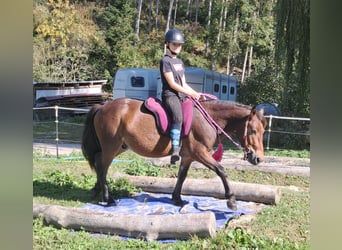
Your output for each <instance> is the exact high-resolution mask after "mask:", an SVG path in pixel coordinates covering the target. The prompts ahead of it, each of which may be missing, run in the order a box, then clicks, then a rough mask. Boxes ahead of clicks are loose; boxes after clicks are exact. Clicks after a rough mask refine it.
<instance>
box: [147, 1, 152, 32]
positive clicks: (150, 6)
mask: <svg viewBox="0 0 342 250" xmlns="http://www.w3.org/2000/svg"><path fill="white" fill-rule="evenodd" d="M151 30H152V0H149V2H148V34H150V33H151Z"/></svg>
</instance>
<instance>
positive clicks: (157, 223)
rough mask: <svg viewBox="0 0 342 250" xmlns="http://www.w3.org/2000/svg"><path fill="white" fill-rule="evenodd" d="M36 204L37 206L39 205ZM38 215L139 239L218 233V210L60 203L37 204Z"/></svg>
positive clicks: (60, 224) (50, 222)
mask: <svg viewBox="0 0 342 250" xmlns="http://www.w3.org/2000/svg"><path fill="white" fill-rule="evenodd" d="M35 207H36V208H35ZM33 210H34V216H36V217H37V216H43V218H44V222H45V223H46V224H48V225H54V226H56V227H58V228H68V229H75V230H80V229H83V230H86V231H89V232H96V233H103V234H108V233H110V234H113V235H120V236H126V237H133V238H139V239H146V240H148V241H151V240H159V239H189V238H190V237H191V236H194V235H196V236H198V237H201V238H204V237H214V236H215V235H216V220H215V215H214V213H211V212H208V213H188V214H165V215H140V214H139V215H138V214H122V213H114V212H106V211H94V210H90V209H85V208H72V207H63V206H57V205H51V206H44V205H34V207H33Z"/></svg>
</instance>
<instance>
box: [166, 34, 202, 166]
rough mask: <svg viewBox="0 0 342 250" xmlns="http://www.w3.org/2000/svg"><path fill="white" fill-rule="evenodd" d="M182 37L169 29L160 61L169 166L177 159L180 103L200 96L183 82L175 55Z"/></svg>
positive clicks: (180, 113) (181, 66)
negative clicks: (168, 133) (168, 122)
mask: <svg viewBox="0 0 342 250" xmlns="http://www.w3.org/2000/svg"><path fill="white" fill-rule="evenodd" d="M183 43H184V35H183V33H182V32H181V31H179V30H177V29H170V30H168V31H167V32H166V34H165V44H166V48H167V50H166V54H165V55H164V56H163V58H162V59H161V60H160V75H161V79H162V83H163V89H162V101H163V104H164V105H165V107H166V108H167V110H168V113H169V115H170V118H171V127H170V137H171V142H172V154H171V164H175V163H176V161H178V160H179V159H180V157H179V151H180V147H179V141H180V134H181V127H182V122H183V115H182V109H181V101H182V100H183V99H184V98H185V97H186V96H191V97H193V98H194V99H196V100H198V99H199V98H200V97H201V95H200V93H198V92H197V91H195V90H194V89H192V88H191V87H190V86H189V85H188V84H187V83H186V81H185V76H184V63H183V61H182V60H181V59H179V58H177V55H178V54H179V52H180V51H181V49H182V45H183Z"/></svg>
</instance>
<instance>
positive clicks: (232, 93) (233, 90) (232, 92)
mask: <svg viewBox="0 0 342 250" xmlns="http://www.w3.org/2000/svg"><path fill="white" fill-rule="evenodd" d="M234 93H235V88H234V87H230V93H229V94H230V95H234Z"/></svg>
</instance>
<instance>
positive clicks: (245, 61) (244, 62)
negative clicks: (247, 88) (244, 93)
mask: <svg viewBox="0 0 342 250" xmlns="http://www.w3.org/2000/svg"><path fill="white" fill-rule="evenodd" d="M247 58H248V47H247V48H246V54H245V60H244V61H243V68H242V77H241V83H243V82H244V80H245V74H246V64H247Z"/></svg>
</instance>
